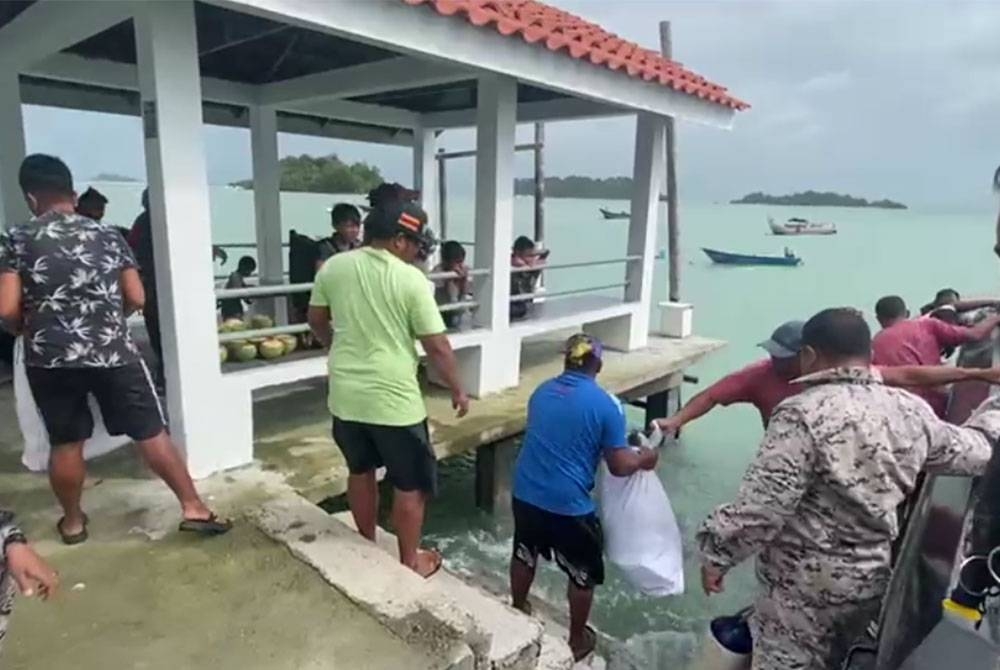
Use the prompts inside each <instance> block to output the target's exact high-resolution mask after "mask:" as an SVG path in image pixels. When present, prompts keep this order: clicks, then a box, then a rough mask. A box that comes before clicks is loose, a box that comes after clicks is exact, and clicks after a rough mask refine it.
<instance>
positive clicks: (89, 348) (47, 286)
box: [0, 212, 140, 368]
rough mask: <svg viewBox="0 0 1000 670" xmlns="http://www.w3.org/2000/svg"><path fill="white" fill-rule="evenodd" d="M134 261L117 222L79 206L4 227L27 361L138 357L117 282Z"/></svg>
mask: <svg viewBox="0 0 1000 670" xmlns="http://www.w3.org/2000/svg"><path fill="white" fill-rule="evenodd" d="M135 267H136V262H135V257H134V256H133V255H132V251H131V249H129V246H128V244H127V243H126V242H125V239H124V238H123V237H122V235H121V233H120V232H119V231H118V229H116V228H115V227H114V226H112V225H109V224H103V223H98V222H97V221H93V220H91V219H88V218H86V217H84V216H80V215H78V214H66V213H62V212H48V213H46V214H43V215H41V216H38V217H36V218H34V219H32V220H31V221H29V222H27V223H24V224H21V225H18V226H13V227H11V228H9V229H7V230H6V231H5V232H4V233H3V234H2V235H0V273H2V272H16V273H18V274H19V275H20V277H21V284H22V312H23V317H24V323H23V335H24V343H25V364H26V365H27V366H28V367H37V368H113V367H121V366H124V365H129V364H131V363H135V362H137V361H138V360H139V358H140V357H139V350H138V349H137V348H136V346H135V343H134V342H133V341H132V337H131V335H130V334H129V330H128V325H127V324H126V322H125V308H124V304H123V302H124V301H123V298H122V291H121V284H120V280H121V272H122V270H125V269H127V268H135Z"/></svg>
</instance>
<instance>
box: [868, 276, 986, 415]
mask: <svg viewBox="0 0 1000 670" xmlns="http://www.w3.org/2000/svg"><path fill="white" fill-rule="evenodd" d="M909 316H910V312H909V310H908V309H907V308H906V303H905V302H903V299H902V298H900V297H899V296H895V295H891V296H886V297H884V298H881V299H880V300H879V301H878V302H877V303H875V317H876V318H877V319H878V322H879V323H880V324H881V325H882V330H881V332H879V333H878V334H877V335H876V336H875V337H874V338H873V339H872V363H873V364H874V365H876V366H879V367H882V368H884V369H888V368H893V367H898V366H904V365H921V366H940V365H941V354H942V352H943V351H945V350H946V349H952V348H954V347H957V346H960V345H962V344H967V343H970V342H980V341H982V340H985V339H987V338H988V337H989V336H990V334H991V333H992V332H993V330H994V329H995V328H996V327H997V326H998V325H1000V316H994V317H990V318H988V319H985V320H983V321H982V322H980V323H978V324H976V325H975V326H973V327H971V328H966V327H964V326H957V325H953V324H950V323H947V322H945V321H943V320H941V319H936V318H932V317H921V318H919V319H911V318H909ZM910 390H911V391H912V392H913V393H915V394H917V395H919V396H920V397H921V398H923V399H924V400H926V401H927V402H928V403H929V404H930V406H931V408H932V409H933V410H934V413H935V414H937V415H938V416H939V417H943V416H944V415H945V411H946V410H947V408H948V396H947V394H946V393H944V392H943V391H942V390H941V389H940V388H933V387H931V388H919V389H914V388H911V389H910Z"/></svg>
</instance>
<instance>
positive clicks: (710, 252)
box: [701, 247, 802, 266]
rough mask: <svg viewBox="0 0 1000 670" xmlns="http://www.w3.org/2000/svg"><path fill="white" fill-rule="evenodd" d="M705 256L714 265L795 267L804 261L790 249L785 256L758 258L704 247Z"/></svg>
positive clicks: (754, 255) (753, 255)
mask: <svg viewBox="0 0 1000 670" xmlns="http://www.w3.org/2000/svg"><path fill="white" fill-rule="evenodd" d="M701 250H702V251H704V252H705V255H706V256H708V257H709V258H711V259H712V262H713V263H718V264H719V265H781V266H795V265H799V264H800V263H802V259H801V258H799V257H798V256H796V255H795V254H794V253H792V251H791V250H790V249H785V254H784V255H783V256H758V255H756V254H734V253H730V252H728V251H719V250H718V249H706V248H705V247H702V249H701Z"/></svg>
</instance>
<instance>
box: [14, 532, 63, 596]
mask: <svg viewBox="0 0 1000 670" xmlns="http://www.w3.org/2000/svg"><path fill="white" fill-rule="evenodd" d="M7 569H8V570H10V574H11V576H12V577H13V578H14V581H15V582H16V583H17V588H18V590H20V592H21V595H23V596H25V597H27V598H31V597H32V596H34V595H36V594H37V595H38V596H39V597H40V598H41V599H42V600H48V598H49V597H50V596H52V595H54V594H55V592H56V589H57V588H58V587H59V575H58V574H57V573H56V571H55V570H54V569H53V568H52V566H50V565H49V564H48V563H46V562H45V560H44V559H43V558H42V557H41V556H39V555H38V554H36V553H35V550H34V549H32V548H31V547H30V546H28V545H27V544H22V543H20V542H14V543H12V544H9V545H8V546H7Z"/></svg>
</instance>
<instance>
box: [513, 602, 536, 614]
mask: <svg viewBox="0 0 1000 670" xmlns="http://www.w3.org/2000/svg"><path fill="white" fill-rule="evenodd" d="M511 606H512V607H513V608H514V609H516V610H520V611H521V612H524V613H525V614H527V615H528V616H531V612H532V610H531V601H529V600H527V599H526V600H525V601H524V602H523V603H521V605H518V604H517V603H512V604H511Z"/></svg>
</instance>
